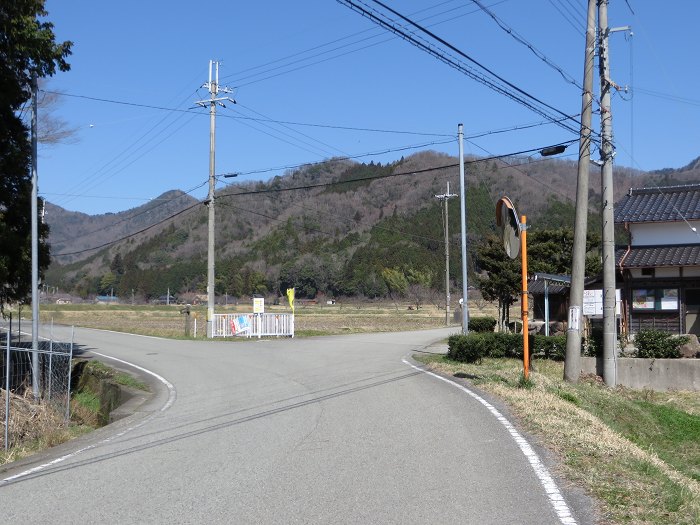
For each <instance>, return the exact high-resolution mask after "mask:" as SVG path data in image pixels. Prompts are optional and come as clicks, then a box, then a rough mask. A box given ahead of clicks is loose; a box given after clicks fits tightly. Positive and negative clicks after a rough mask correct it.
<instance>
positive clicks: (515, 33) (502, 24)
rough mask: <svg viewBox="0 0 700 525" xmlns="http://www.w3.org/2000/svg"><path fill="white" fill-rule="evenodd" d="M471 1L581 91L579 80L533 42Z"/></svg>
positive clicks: (479, 3)
mask: <svg viewBox="0 0 700 525" xmlns="http://www.w3.org/2000/svg"><path fill="white" fill-rule="evenodd" d="M472 2H473V3H475V4H476V5H477V6H479V9H481V10H482V11H483V12H484V13H486V14H487V15H489V16H490V17H491V19H492V20H493V21H494V22H496V24H497V25H498V27H500V28H501V29H502V30H503V31H505V32H506V33H507V34H508V35H510V36H511V37H512V38H513V39H514V40H515V41H516V42H518V43H519V44H522V45H523V46H525V47H526V48H528V49H529V50H530V51H531V52H532V53H533V54H534V55H535V56H536V57H537V58H539V59H540V60H541V61H542V62H544V63H545V64H547V65H548V66H549V67H551V68H552V69H554V70H555V71H556V72H557V73H559V74H560V75H561V77H562V78H563V79H564V80H566V81H567V82H568V83H569V84H572V85H574V86H576V87H577V88H579V89H580V90H581V91H583V90H584V89H583V86H582V85H581V83H580V82H578V81H577V80H576V79H575V78H574V77H572V76H571V75H569V74H568V73H567V72H566V71H564V69H563V68H562V67H560V66H558V65H557V64H555V63H554V62H552V61H551V60H550V59H549V58H547V56H546V55H545V54H544V53H542V51H540V50H539V49H537V48H536V47H535V46H534V45H533V44H531V43H530V42H528V41H527V40H526V39H525V37H523V36H521V35H520V34H519V33H518V32H517V31H515V29H513V28H512V27H510V26H509V25H508V24H506V23H505V22H504V21H503V20H501V19H500V18H499V17H498V16H497V15H496V13H494V12H493V11H491V10H490V9H489V8H488V7H486V6H485V5H484V4H483V3H482V2H481V1H480V0H472Z"/></svg>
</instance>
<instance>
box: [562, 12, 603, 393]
mask: <svg viewBox="0 0 700 525" xmlns="http://www.w3.org/2000/svg"><path fill="white" fill-rule="evenodd" d="M596 2H597V0H588V18H587V23H586V52H585V56H584V65H583V100H582V102H581V139H580V141H579V147H578V177H577V179H576V181H577V182H576V218H575V223H574V246H573V253H572V259H573V260H572V265H571V290H570V295H569V308H570V309H569V318H570V319H572V317H574V318H575V319H572V320H573V321H574V322H573V323H571V322H570V323H569V326H568V330H567V333H566V359H565V361H564V379H565V380H566V381H571V382H574V383H575V382H577V381H578V379H579V376H580V375H581V330H580V325H581V323H580V317H581V313H582V311H583V288H584V281H585V278H586V237H587V233H588V173H589V169H590V159H591V120H592V116H591V115H592V106H593V59H594V56H595V9H596Z"/></svg>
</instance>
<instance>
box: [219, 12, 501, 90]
mask: <svg viewBox="0 0 700 525" xmlns="http://www.w3.org/2000/svg"><path fill="white" fill-rule="evenodd" d="M505 1H507V0H501V1H499V2H495V3H493V4H492V5H497V4H501V3H503V2H505ZM448 3H451V2H449V1H448V2H441V3H439V4H437V5H435V6H433V7H428V8H424V9H421V10H419V11H416V12H414V13H413V14H412V16H413V15H416V14H419V13H422V12H425V11H429V10H430V9H434V8H436V7H439V6H441V5H444V4H448ZM465 7H466V6H464V5H460V6H457V7H455V8H451V9H448V10H445V11H442V12H440V13H436V14H433V15H430V16H427V17H424V18H422V19H420V20H421V21H426V20H430V19H432V18H436V17H437V16H440V15H443V14H447V13H450V12H453V11H456V10H460V9H464V8H465ZM475 12H477V10H471V11H469V12H467V13H463V14H460V15H457V16H454V17H452V18H449V19H447V20H442V21H439V22H435V23H433V24H429V26H428V27H433V26H436V25H440V24H443V23H445V22H448V21H452V20H456V19H457V18H461V17H464V16H467V15H470V14H473V13H475ZM370 32H374V29H365V30H363V31H359V32H357V33H352V34H350V35H346V36H344V37H341V38H338V39H335V40H332V41H330V42H326V43H325V44H320V45H317V46H314V47H311V48H309V49H306V50H303V51H300V52H298V53H294V54H291V55H288V56H286V57H283V58H280V59H277V60H273V61H270V62H267V63H265V64H262V65H260V66H254V67H251V68H247V69H244V70H241V71H238V72H236V73H232V74H231V75H229V76H227V77H223V78H231V77H234V76H235V75H237V74H240V73H246V72H248V71H253V70H256V69H261V68H263V67H265V66H268V65H272V64H277V63H279V62H284V61H285V60H288V59H291V58H296V57H297V56H301V55H304V54H305V53H309V52H311V51H316V50H317V49H321V48H324V47H326V46H330V45H333V44H336V43H339V42H342V41H344V40H348V39H350V38H353V37H356V36H359V35H362V34H364V33H370ZM380 36H381V33H380V34H374V35H371V36H368V37H365V38H361V39H359V40H355V41H354V42H350V43H347V44H343V45H340V46H337V47H335V48H332V49H330V50H326V51H322V52H320V53H316V54H314V55H311V56H308V57H305V58H302V59H298V60H294V61H291V62H288V63H286V64H282V65H279V66H275V67H272V68H268V69H266V70H264V71H261V72H258V73H254V74H250V75H247V76H244V77H240V78H238V79H237V81H232V82H235V83H236V85H237V87H244V86H248V85H250V84H255V83H258V82H262V81H265V80H269V79H272V78H276V77H278V76H281V75H285V74H288V73H293V72H295V71H299V70H301V69H305V68H307V67H311V66H314V65H317V64H321V63H323V62H328V61H330V60H333V59H336V58H340V57H343V56H346V55H349V54H352V53H356V52H358V51H362V50H364V49H368V48H370V47H374V46H377V45H379V44H384V43H386V42H389V41H390V40H392V38H385V39H383V40H380V41H379V42H374V43H371V44H368V45H366V46H362V47H359V48H355V49H351V50H349V51H346V52H344V53H340V54H337V55H333V56H331V57H327V58H324V59H321V60H317V61H315V62H311V63H308V64H302V65H300V66H298V67H293V68H291V69H285V70H284V71H280V72H279V73H274V72H275V71H279V70H281V69H284V68H288V67H290V66H293V65H294V64H298V63H301V62H304V61H307V60H312V59H314V58H316V57H320V56H323V55H327V54H329V53H333V52H334V51H339V50H341V49H345V48H347V47H350V46H352V45H356V44H361V43H362V42H367V41H370V40H374V39H377V38H379V37H380ZM269 73H272V74H269ZM266 74H267V75H268V76H265V77H263V78H258V79H256V80H251V81H250V82H244V83H241V82H240V81H241V80H245V79H247V78H254V77H256V76H260V75H266Z"/></svg>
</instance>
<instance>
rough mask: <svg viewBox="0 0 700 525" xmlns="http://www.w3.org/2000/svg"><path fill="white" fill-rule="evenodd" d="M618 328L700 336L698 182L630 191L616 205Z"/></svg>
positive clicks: (699, 204) (633, 332)
mask: <svg viewBox="0 0 700 525" xmlns="http://www.w3.org/2000/svg"><path fill="white" fill-rule="evenodd" d="M615 223H616V224H621V225H623V226H624V227H625V229H626V230H627V231H628V233H629V239H630V240H629V245H628V246H627V247H626V248H622V249H618V250H617V253H616V259H617V265H618V270H619V272H620V274H621V276H622V310H623V311H622V318H621V322H622V329H623V330H624V331H625V332H626V333H629V334H635V333H637V332H639V330H641V329H643V328H656V329H660V330H664V331H666V332H669V333H674V334H696V335H700V184H688V185H683V186H665V187H656V188H632V189H630V190H629V192H628V193H627V195H625V196H624V197H623V198H622V199H621V200H620V202H618V204H617V205H616V206H615Z"/></svg>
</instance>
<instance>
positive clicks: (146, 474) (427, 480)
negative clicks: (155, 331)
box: [0, 329, 592, 525]
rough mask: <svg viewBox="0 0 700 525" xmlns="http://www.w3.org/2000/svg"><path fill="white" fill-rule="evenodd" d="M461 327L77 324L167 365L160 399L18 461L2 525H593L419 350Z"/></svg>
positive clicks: (86, 344) (130, 356)
mask: <svg viewBox="0 0 700 525" xmlns="http://www.w3.org/2000/svg"><path fill="white" fill-rule="evenodd" d="M451 332H453V330H451V331H447V330H434V331H424V332H412V333H400V334H367V335H352V336H337V337H319V338H311V339H279V340H271V341H265V340H263V341H257V340H251V341H245V342H241V341H236V342H224V341H215V342H205V341H199V342H192V341H170V340H165V339H158V338H147V337H140V336H133V335H127V334H118V333H109V332H99V331H95V330H85V329H80V330H76V342H77V343H78V344H79V345H81V346H82V347H83V348H84V349H85V350H86V351H94V352H99V353H101V354H105V355H109V356H113V357H116V358H119V359H121V360H123V361H126V362H129V363H133V364H134V365H137V366H139V367H142V368H144V369H146V370H149V371H152V372H153V373H155V374H157V375H158V376H160V379H158V378H156V377H154V376H150V377H152V380H153V383H154V388H155V389H156V391H157V395H155V396H154V398H153V399H152V400H151V401H149V402H148V403H147V404H146V405H145V406H143V407H142V409H141V411H140V412H139V413H137V414H135V415H133V416H131V417H129V418H126V419H124V420H121V421H119V422H117V423H115V424H113V425H110V426H108V427H105V428H103V429H100V430H99V431H97V432H95V433H93V434H90V435H89V436H86V437H84V438H81V439H79V440H76V441H74V442H71V443H67V444H64V445H62V446H60V447H56V448H54V449H51V450H50V451H48V452H46V453H44V454H41V455H39V456H38V457H36V458H32V459H31V460H30V461H28V462H22V463H21V464H18V465H12V466H11V467H10V468H9V469H8V468H5V470H4V472H3V473H2V474H1V475H0V479H2V480H3V481H2V482H0V501H2V506H1V507H0V516H2V521H3V522H4V523H20V522H21V523H54V524H55V523H80V522H83V523H284V524H287V523H455V522H461V523H473V524H491V523H493V524H504V523H509V524H538V525H540V524H562V523H565V524H573V523H580V524H584V523H591V522H592V518H591V515H592V514H591V510H590V504H589V502H588V501H587V500H586V499H585V498H584V497H582V496H580V495H579V494H578V493H577V492H571V493H570V492H566V491H563V490H562V487H561V485H559V486H558V485H557V484H555V483H554V482H553V480H552V479H551V477H550V474H549V471H550V470H551V468H550V469H549V470H548V469H547V468H546V467H545V465H544V464H543V463H542V462H541V459H540V457H539V456H538V455H536V454H535V453H534V452H533V449H532V447H531V446H530V445H529V444H528V443H527V442H526V441H525V440H524V439H522V437H520V434H518V432H517V431H516V430H515V429H514V428H512V427H511V426H510V424H509V423H508V421H507V420H505V419H504V418H503V417H502V416H500V414H499V412H498V411H497V409H496V408H494V407H493V406H491V405H488V403H486V401H484V400H483V399H481V398H476V397H474V396H473V395H471V391H469V390H466V389H464V388H463V387H462V388H459V387H456V386H455V384H454V383H452V382H449V381H445V380H441V379H440V378H438V377H435V376H432V375H430V374H427V373H425V372H423V371H421V370H420V369H418V368H417V367H415V363H412V362H411V361H410V355H411V353H412V352H413V351H415V350H420V349H423V348H425V347H426V346H427V345H429V344H430V343H432V342H434V341H437V340H439V339H441V338H443V337H445V336H446V335H447V334H448V333H451ZM101 359H104V360H105V361H107V359H106V358H104V357H101ZM113 363H114V364H116V365H117V366H124V365H123V364H121V363H119V362H116V361H114V362H113ZM499 416H500V417H499Z"/></svg>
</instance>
